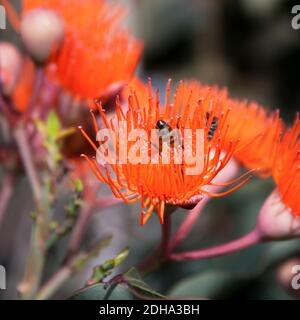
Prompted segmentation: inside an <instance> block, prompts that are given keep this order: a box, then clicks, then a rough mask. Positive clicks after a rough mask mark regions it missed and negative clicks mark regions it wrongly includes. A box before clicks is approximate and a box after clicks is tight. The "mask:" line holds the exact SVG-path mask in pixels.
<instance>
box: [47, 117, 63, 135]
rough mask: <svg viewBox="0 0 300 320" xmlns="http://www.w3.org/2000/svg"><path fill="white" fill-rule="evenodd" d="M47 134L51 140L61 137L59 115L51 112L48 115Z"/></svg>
mask: <svg viewBox="0 0 300 320" xmlns="http://www.w3.org/2000/svg"><path fill="white" fill-rule="evenodd" d="M46 127H47V134H48V137H49V138H50V139H51V140H56V137H57V136H58V135H59V132H60V130H61V125H60V121H59V118H58V116H57V114H56V113H55V112H54V111H51V112H50V113H49V115H48V119H47V123H46Z"/></svg>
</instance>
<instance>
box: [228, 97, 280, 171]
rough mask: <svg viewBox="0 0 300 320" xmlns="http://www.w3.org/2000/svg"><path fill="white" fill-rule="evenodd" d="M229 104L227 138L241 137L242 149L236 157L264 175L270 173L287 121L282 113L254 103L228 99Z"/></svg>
mask: <svg viewBox="0 0 300 320" xmlns="http://www.w3.org/2000/svg"><path fill="white" fill-rule="evenodd" d="M227 103H228V104H227V107H229V108H230V109H231V116H230V117H229V118H228V126H230V130H229V131H228V135H227V138H228V139H229V141H231V140H232V139H237V138H239V139H240V148H238V149H237V150H236V152H235V154H234V156H235V157H236V158H237V159H238V160H239V161H240V162H241V163H242V164H243V165H244V166H245V167H246V168H249V169H256V173H257V174H259V175H260V176H262V177H266V176H270V175H271V173H272V167H273V162H274V159H275V153H276V150H277V146H278V142H279V140H280V136H281V134H282V131H283V130H284V124H283V122H282V120H281V118H280V117H279V112H278V111H276V112H274V111H268V110H266V109H264V108H262V107H261V106H259V105H258V104H256V103H254V102H252V103H247V102H241V101H238V100H232V99H229V100H228V102H227Z"/></svg>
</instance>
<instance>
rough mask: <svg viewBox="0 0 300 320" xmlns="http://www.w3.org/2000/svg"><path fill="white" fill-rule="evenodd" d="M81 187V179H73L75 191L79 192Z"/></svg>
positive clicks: (81, 189)
mask: <svg viewBox="0 0 300 320" xmlns="http://www.w3.org/2000/svg"><path fill="white" fill-rule="evenodd" d="M83 188H84V187H83V183H82V181H81V180H80V179H79V178H77V179H76V180H75V191H76V192H78V193H81V192H82V191H83Z"/></svg>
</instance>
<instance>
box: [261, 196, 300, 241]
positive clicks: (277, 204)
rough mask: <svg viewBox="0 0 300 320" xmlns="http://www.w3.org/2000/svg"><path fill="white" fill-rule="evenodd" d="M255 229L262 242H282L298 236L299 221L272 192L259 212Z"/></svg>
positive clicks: (299, 230) (299, 229)
mask: <svg viewBox="0 0 300 320" xmlns="http://www.w3.org/2000/svg"><path fill="white" fill-rule="evenodd" d="M257 229H258V230H259V232H260V234H261V237H262V238H263V239H264V240H284V239H292V238H295V237H299V236H300V219H299V218H298V217H295V216H294V215H293V213H292V211H291V209H289V208H287V207H286V206H285V204H284V202H283V201H282V200H281V197H280V195H279V194H278V192H277V190H275V191H273V192H272V193H271V195H270V196H269V197H268V198H267V200H266V201H265V203H264V205H263V207H262V208H261V210H260V213H259V216H258V222H257Z"/></svg>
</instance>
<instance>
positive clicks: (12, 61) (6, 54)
mask: <svg viewBox="0 0 300 320" xmlns="http://www.w3.org/2000/svg"><path fill="white" fill-rule="evenodd" d="M21 65H22V57H21V55H20V53H19V51H18V49H17V48H16V47H15V46H13V45H12V44H10V43H8V42H1V43H0V81H1V87H2V92H3V93H4V94H5V95H10V94H11V93H12V91H13V90H14V88H15V85H16V82H17V80H18V77H19V74H20V71H21Z"/></svg>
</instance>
